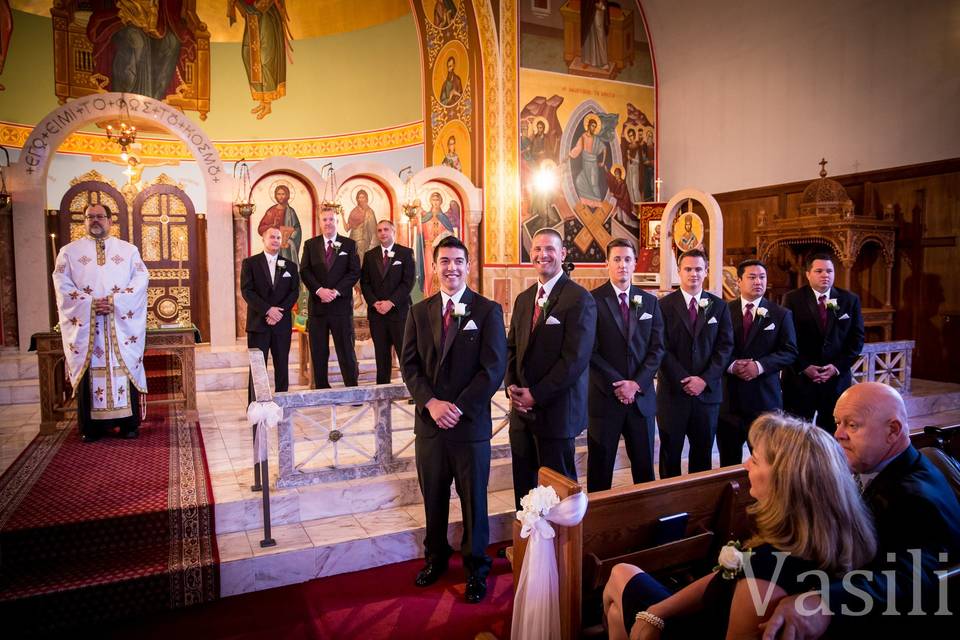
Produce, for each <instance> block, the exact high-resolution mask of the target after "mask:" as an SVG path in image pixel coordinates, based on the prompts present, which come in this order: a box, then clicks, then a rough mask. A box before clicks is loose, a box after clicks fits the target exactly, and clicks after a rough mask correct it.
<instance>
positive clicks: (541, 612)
mask: <svg viewBox="0 0 960 640" xmlns="http://www.w3.org/2000/svg"><path fill="white" fill-rule="evenodd" d="M520 504H521V505H522V506H523V509H522V510H521V511H518V512H517V520H519V521H520V522H521V523H523V526H522V527H521V529H520V537H522V538H529V542H527V550H526V553H525V554H524V556H523V566H522V567H521V569H520V579H519V580H518V581H517V586H516V590H515V595H514V598H513V623H512V624H511V626H510V628H511V637H512V638H514V640H553V639H555V638H559V637H560V594H559V591H560V586H559V577H558V573H557V556H556V551H555V550H554V544H553V538H554V537H556V535H557V533H556V531H554V529H553V527H552V526H550V523H551V522H553V523H554V524H558V525H560V526H562V527H570V526H573V525H575V524H578V523H579V522H580V521H581V520H583V516H584V515H585V514H586V513H587V494H586V493H583V492H581V493H577V494H574V495H572V496H570V497H568V498H565V499H564V500H562V501H561V500H560V498H559V496H557V492H556V491H555V490H554V489H553V487H544V486H538V487H536V488H534V489H532V490H531V491H530V493H528V494H527V495H526V496H524V497H523V499H522V500H521V501H520Z"/></svg>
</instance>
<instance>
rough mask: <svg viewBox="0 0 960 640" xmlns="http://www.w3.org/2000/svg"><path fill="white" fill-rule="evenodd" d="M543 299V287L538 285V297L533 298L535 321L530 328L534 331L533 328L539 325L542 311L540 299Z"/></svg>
mask: <svg viewBox="0 0 960 640" xmlns="http://www.w3.org/2000/svg"><path fill="white" fill-rule="evenodd" d="M542 299H543V287H537V297H536V298H534V299H533V322H531V323H530V330H531V331H533V328H534V327H536V326H537V320H539V319H540V312H541V311H542V307H541V306H540V300H542Z"/></svg>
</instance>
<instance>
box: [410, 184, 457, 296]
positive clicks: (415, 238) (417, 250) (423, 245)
mask: <svg viewBox="0 0 960 640" xmlns="http://www.w3.org/2000/svg"><path fill="white" fill-rule="evenodd" d="M414 204H416V205H417V206H418V207H419V209H418V214H417V215H416V217H414V218H413V219H411V220H410V225H409V227H408V238H409V243H410V246H411V247H413V255H414V258H415V259H416V268H417V284H416V286H415V289H418V290H419V291H420V292H421V293H422V296H423V297H424V298H426V297H428V296H430V295H433V294H434V293H436V292H437V291H439V286H440V284H439V281H438V279H437V275H436V274H435V273H434V272H433V248H434V247H435V246H437V244H438V243H439V242H440V241H441V240H443V239H444V238H446V237H447V236H457V237H458V238H461V239H462V238H463V215H462V212H463V203H462V202H461V201H460V198H459V196H458V195H457V193H456V191H454V190H453V189H451V188H450V187H449V186H447V185H445V184H443V183H440V182H428V183H426V184H425V185H423V187H421V189H420V191H419V192H418V193H417V199H416V201H415V202H414Z"/></svg>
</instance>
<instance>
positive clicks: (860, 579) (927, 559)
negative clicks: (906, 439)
mask: <svg viewBox="0 0 960 640" xmlns="http://www.w3.org/2000/svg"><path fill="white" fill-rule="evenodd" d="M863 499H864V501H865V502H866V503H867V506H868V507H869V508H870V511H871V512H872V514H873V520H874V524H875V526H876V530H877V555H876V559H875V560H874V562H872V563H870V564H869V565H867V567H865V569H868V570H872V572H873V575H872V577H871V578H870V579H867V578H866V577H864V576H860V575H858V576H854V577H852V579H851V583H852V584H853V585H854V586H856V587H857V588H859V589H862V590H863V591H865V592H866V593H867V594H869V596H870V597H871V598H873V613H872V614H871V615H868V616H866V617H849V616H835V617H834V620H833V623H832V624H831V625H830V630H831V632H833V631H838V632H839V631H841V630H847V629H848V627H849V631H850V632H853V633H849V634H848V633H841V634H839V635H837V636H836V637H838V638H841V637H854V636H861V637H875V638H880V637H907V636H899V635H893V634H891V633H890V630H891V627H890V625H891V624H893V625H894V628H896V629H897V630H898V631H906V630H910V631H912V633H913V635H914V637H946V636H926V635H923V634H922V633H920V634H919V635H917V632H920V631H922V630H926V625H930V624H932V623H934V622H937V620H936V618H935V617H933V616H930V615H929V614H930V612H932V611H935V610H936V609H937V607H938V601H937V577H936V575H935V574H934V571H936V570H938V569H944V568H946V567H947V566H951V565H955V564H957V563H958V562H960V504H958V503H957V497H956V495H955V494H954V493H953V491H952V490H951V488H950V485H948V484H947V481H946V479H945V478H944V477H943V474H941V473H940V471H938V470H937V469H936V467H934V466H933V464H932V463H931V462H930V461H929V460H927V459H926V457H925V456H923V455H922V454H921V453H920V452H919V451H917V450H916V449H915V448H914V447H913V446H912V445H911V446H910V447H908V448H907V449H906V451H904V452H903V453H901V454H900V455H898V456H897V457H896V458H894V459H893V460H891V461H890V463H889V464H888V465H887V466H886V467H884V469H883V470H882V471H881V472H880V473H879V474H877V476H876V477H875V478H874V479H873V482H871V483H870V484H869V485H867V488H866V490H865V491H864V492H863ZM910 549H919V550H920V558H921V560H920V581H919V585H920V593H921V602H922V606H923V609H924V611H925V612H927V614H928V615H927V616H926V617H925V618H919V617H915V616H907V615H904V614H905V613H906V612H908V611H910V610H911V609H912V608H913V589H914V585H913V571H914V567H913V560H912V558H911V556H910V555H909V554H908V550H910ZM888 553H895V554H896V560H895V561H889V560H888V559H887V554H888ZM940 553H946V554H947V557H948V560H947V562H946V564H945V565H941V563H939V562H938V556H939V554H940ZM891 570H892V571H895V572H896V573H895V578H894V582H895V584H896V591H895V593H896V599H897V611H899V612H900V615H899V616H884V615H880V614H881V613H882V612H883V611H884V610H886V608H887V593H888V591H887V589H888V584H887V581H888V579H889V578H888V576H887V575H885V574H886V573H887V572H888V571H891ZM842 605H847V606H848V607H849V608H850V609H851V610H855V611H860V610H862V609H863V601H862V599H861V598H860V597H857V596H854V595H851V594H850V593H848V590H847V589H844V588H843V585H842V584H840V583H835V584H831V586H830V607H831V609H833V611H835V612H840V611H841V606H842ZM953 613H956V611H955V610H954V611H953ZM939 621H940V622H945V623H947V624H950V625H951V626H953V629H954V631H955V630H956V626H955V624H956V623H954V622H953V621H952V617H950V616H946V617H942V618H940V619H939ZM897 625H902V627H901V626H897ZM854 630H856V631H855V632H854ZM868 630H875V631H879V632H880V633H879V634H876V633H874V634H868V635H864V634H863V632H864V631H868ZM831 637H834V636H833V633H831Z"/></svg>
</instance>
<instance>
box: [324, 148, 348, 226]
mask: <svg viewBox="0 0 960 640" xmlns="http://www.w3.org/2000/svg"><path fill="white" fill-rule="evenodd" d="M320 177H321V178H323V181H324V185H323V196H322V197H321V198H320V210H321V211H323V210H324V209H332V210H333V211H334V212H335V213H336V214H337V215H339V216H342V215H343V205H341V204H340V203H339V202H338V201H337V190H338V189H339V185H338V184H337V173H336V171H334V170H333V163H332V162H328V163H327V164H325V165H323V166H322V167H320ZM344 224H346V223H344Z"/></svg>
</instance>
